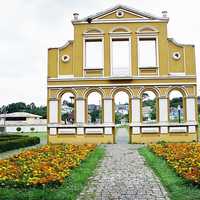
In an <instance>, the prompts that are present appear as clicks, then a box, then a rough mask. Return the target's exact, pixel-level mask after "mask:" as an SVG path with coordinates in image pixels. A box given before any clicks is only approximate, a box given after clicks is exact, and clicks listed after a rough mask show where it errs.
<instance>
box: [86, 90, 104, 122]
mask: <svg viewBox="0 0 200 200" xmlns="http://www.w3.org/2000/svg"><path fill="white" fill-rule="evenodd" d="M87 102H88V108H87V109H88V118H87V119H88V123H90V124H101V123H102V121H103V120H102V118H103V113H102V97H101V94H99V93H98V92H91V93H90V94H89V95H88V99H87Z"/></svg>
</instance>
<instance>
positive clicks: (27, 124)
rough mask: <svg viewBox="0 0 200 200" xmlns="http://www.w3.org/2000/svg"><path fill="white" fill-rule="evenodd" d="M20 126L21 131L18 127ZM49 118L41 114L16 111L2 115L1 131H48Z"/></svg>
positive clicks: (0, 116) (0, 118)
mask: <svg viewBox="0 0 200 200" xmlns="http://www.w3.org/2000/svg"><path fill="white" fill-rule="evenodd" d="M18 128H20V129H21V130H20V131H17V129H18ZM46 131H47V120H46V119H42V116H40V115H34V114H31V113H26V112H15V113H7V114H1V115H0V132H4V133H5V132H6V133H17V132H23V133H30V132H46Z"/></svg>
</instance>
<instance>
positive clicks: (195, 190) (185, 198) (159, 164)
mask: <svg viewBox="0 0 200 200" xmlns="http://www.w3.org/2000/svg"><path fill="white" fill-rule="evenodd" d="M139 153H140V154H141V155H142V156H144V158H145V160H146V163H147V165H149V166H150V167H151V168H152V169H153V171H154V173H155V174H156V175H157V176H158V177H159V179H160V181H161V182H162V184H163V185H164V187H165V188H166V190H167V192H168V194H169V197H170V199H172V200H200V186H199V187H197V186H194V185H192V184H190V183H188V182H187V181H186V180H184V179H183V178H181V177H179V176H178V175H177V174H176V172H175V171H174V170H173V169H172V168H171V167H169V166H168V164H167V162H166V161H165V160H164V159H162V158H159V157H158V156H156V155H155V154H154V153H152V152H151V151H150V150H149V149H148V148H147V147H142V148H140V149H139Z"/></svg>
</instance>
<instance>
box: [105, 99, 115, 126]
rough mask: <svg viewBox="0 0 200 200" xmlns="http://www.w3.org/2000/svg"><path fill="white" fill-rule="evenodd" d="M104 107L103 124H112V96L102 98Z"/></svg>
mask: <svg viewBox="0 0 200 200" xmlns="http://www.w3.org/2000/svg"><path fill="white" fill-rule="evenodd" d="M103 105H104V108H103V112H104V124H107V125H109V124H112V123H113V105H112V98H104V102H103Z"/></svg>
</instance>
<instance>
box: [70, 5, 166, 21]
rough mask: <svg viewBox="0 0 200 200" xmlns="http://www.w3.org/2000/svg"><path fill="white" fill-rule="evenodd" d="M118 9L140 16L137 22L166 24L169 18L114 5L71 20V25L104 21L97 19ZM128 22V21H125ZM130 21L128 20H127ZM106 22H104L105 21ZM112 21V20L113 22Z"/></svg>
mask: <svg viewBox="0 0 200 200" xmlns="http://www.w3.org/2000/svg"><path fill="white" fill-rule="evenodd" d="M118 9H122V10H124V11H128V12H131V13H133V14H136V15H139V16H141V17H142V18H139V19H138V20H143V21H146V20H147V21H154V20H155V21H164V22H166V21H167V22H168V21H169V18H165V17H157V16H154V15H152V14H149V13H147V12H143V11H139V10H137V9H135V8H130V7H127V6H124V5H121V4H119V5H116V6H114V7H112V8H108V9H106V10H104V11H101V12H98V13H96V14H94V15H89V16H87V17H85V18H83V19H80V20H72V24H79V23H88V19H90V21H91V22H92V20H95V22H97V21H104V20H103V19H98V18H99V17H101V16H103V15H106V14H109V13H111V12H113V11H115V10H118ZM117 20H118V21H120V20H121V21H123V18H122V19H117ZM127 20H128V19H127ZM129 20H130V19H129ZM134 20H135V21H137V19H134ZM105 21H106V20H105ZM113 21H114V20H113Z"/></svg>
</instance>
